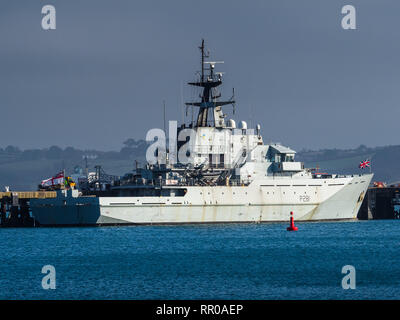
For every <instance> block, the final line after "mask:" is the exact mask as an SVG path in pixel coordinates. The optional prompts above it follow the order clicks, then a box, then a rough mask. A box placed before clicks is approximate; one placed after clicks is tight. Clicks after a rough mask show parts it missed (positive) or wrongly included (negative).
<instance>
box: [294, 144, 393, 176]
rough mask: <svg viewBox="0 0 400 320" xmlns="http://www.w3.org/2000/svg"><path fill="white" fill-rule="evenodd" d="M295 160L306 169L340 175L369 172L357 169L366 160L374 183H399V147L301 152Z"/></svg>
mask: <svg viewBox="0 0 400 320" xmlns="http://www.w3.org/2000/svg"><path fill="white" fill-rule="evenodd" d="M297 159H298V160H299V161H303V162H304V163H305V166H306V167H313V168H315V167H317V166H319V168H320V171H327V172H329V173H341V174H354V173H366V172H369V168H367V169H359V168H358V165H359V163H360V162H361V161H363V160H367V159H368V160H370V161H371V170H372V172H373V173H374V178H373V180H374V181H383V182H387V183H391V182H395V181H400V161H399V160H400V146H386V147H376V148H367V147H365V146H360V147H359V148H357V149H350V150H339V149H333V150H332V149H331V150H320V151H301V152H299V153H298V154H297Z"/></svg>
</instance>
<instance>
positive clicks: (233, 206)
mask: <svg viewBox="0 0 400 320" xmlns="http://www.w3.org/2000/svg"><path fill="white" fill-rule="evenodd" d="M372 176H373V175H372V174H367V175H361V176H354V177H353V176H349V177H344V178H330V179H290V178H289V179H288V178H275V179H271V178H269V179H265V180H256V181H254V182H253V183H251V184H250V185H249V186H243V187H242V186H235V187H233V186H213V187H200V186H193V187H191V186H187V187H185V189H187V192H186V194H185V195H184V196H182V197H73V196H72V195H71V194H68V193H67V194H66V195H61V194H60V195H59V196H58V197H57V198H55V199H36V200H32V203H31V208H32V214H33V216H34V218H35V219H36V221H37V222H39V223H40V225H43V226H51V225H116V224H186V223H240V222H243V223H255V222H278V221H288V220H289V215H290V212H291V211H293V214H294V218H295V220H297V221H322V220H348V219H355V218H356V217H357V213H358V211H359V209H360V206H361V204H362V200H363V198H364V195H365V193H366V191H367V188H368V185H369V183H370V181H371V179H372Z"/></svg>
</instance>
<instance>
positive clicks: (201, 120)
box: [31, 40, 373, 226]
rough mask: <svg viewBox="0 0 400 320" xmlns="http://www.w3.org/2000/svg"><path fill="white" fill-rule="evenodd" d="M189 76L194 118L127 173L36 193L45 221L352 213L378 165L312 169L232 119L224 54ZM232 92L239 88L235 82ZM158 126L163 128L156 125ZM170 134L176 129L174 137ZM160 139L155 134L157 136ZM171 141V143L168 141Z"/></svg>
mask: <svg viewBox="0 0 400 320" xmlns="http://www.w3.org/2000/svg"><path fill="white" fill-rule="evenodd" d="M199 48H200V51H201V71H199V72H198V74H197V78H196V81H194V82H189V83H188V84H189V85H191V86H193V87H195V88H197V89H200V91H201V94H200V96H199V98H201V99H199V101H193V102H188V103H186V108H192V110H193V109H194V108H196V110H197V118H193V117H192V121H191V122H190V123H188V124H185V123H183V124H182V125H181V126H179V127H178V126H177V125H176V126H175V128H174V126H173V125H172V126H171V124H170V130H169V132H170V137H169V139H168V147H167V146H166V144H167V139H166V138H165V136H162V135H159V136H157V135H156V136H157V138H156V139H155V140H156V141H157V143H153V144H152V145H151V146H150V147H149V149H148V150H147V162H148V163H147V164H146V165H145V166H144V167H142V168H138V167H137V168H136V169H135V170H134V171H133V173H131V174H127V175H125V176H124V177H122V178H116V177H114V178H110V177H109V176H106V175H104V174H102V172H101V170H96V174H95V175H92V176H90V177H88V179H86V181H84V182H83V183H80V187H79V189H74V188H65V189H62V190H58V191H57V197H56V198H52V199H32V200H31V210H32V215H33V217H34V218H35V220H36V222H37V223H38V224H40V225H41V226H61V225H63V226H72V225H118V224H187V223H193V224H194V223H240V222H243V223H259V222H278V221H288V220H289V217H290V212H293V216H294V218H295V219H296V220H297V221H327V220H346V219H355V218H356V216H357V213H358V211H359V209H360V206H361V204H362V201H363V198H364V195H365V193H366V190H367V188H368V186H369V184H370V181H371V179H372V176H373V174H371V173H370V174H364V175H360V174H354V175H339V174H327V173H320V172H318V171H315V170H313V169H309V168H305V167H304V165H303V163H301V162H298V161H296V160H295V154H296V152H295V151H294V150H292V149H290V148H288V147H286V146H283V145H281V144H277V143H270V144H265V143H264V141H263V138H262V136H261V128H260V125H257V126H256V128H255V129H251V128H248V127H247V123H246V122H245V121H240V122H239V123H238V125H236V122H235V121H234V120H233V119H226V114H225V113H224V112H223V108H222V107H224V108H225V107H226V106H228V107H231V106H232V107H233V111H234V108H235V101H234V94H233V95H232V98H231V99H228V100H225V101H222V100H220V99H219V98H220V97H221V94H220V93H219V91H218V87H219V86H220V85H221V84H222V75H223V73H221V72H216V71H215V66H216V65H217V63H218V61H206V60H205V59H207V58H208V55H209V54H208V53H206V51H205V47H204V40H203V41H202V44H201V46H200V47H199ZM233 93H234V91H233ZM159 131H160V130H159ZM171 135H172V137H171ZM153 138H154V137H153ZM163 144H164V145H163Z"/></svg>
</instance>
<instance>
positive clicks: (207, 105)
mask: <svg viewBox="0 0 400 320" xmlns="http://www.w3.org/2000/svg"><path fill="white" fill-rule="evenodd" d="M199 49H200V51H201V75H200V81H198V82H189V83H188V84H189V85H192V86H197V87H202V88H203V93H202V95H201V96H200V97H201V102H187V103H186V105H187V106H196V107H199V112H198V114H197V121H196V123H195V127H207V126H211V127H221V126H223V124H224V122H223V118H224V115H223V113H222V110H221V106H223V105H227V104H234V103H235V101H234V100H229V101H217V99H218V98H219V97H220V95H219V94H216V95H213V93H214V91H215V88H216V87H218V86H220V85H221V84H222V74H221V73H215V72H214V68H215V64H217V63H223V61H205V58H208V57H209V56H208V55H206V54H205V46H204V39H202V41H201V46H200V47H199ZM206 64H208V65H209V68H207V69H206V68H205V65H206ZM205 70H209V74H208V75H207V77H206V75H205ZM210 111H212V112H210ZM210 113H211V114H212V115H213V116H214V119H212V120H210V119H208V117H209V114H210Z"/></svg>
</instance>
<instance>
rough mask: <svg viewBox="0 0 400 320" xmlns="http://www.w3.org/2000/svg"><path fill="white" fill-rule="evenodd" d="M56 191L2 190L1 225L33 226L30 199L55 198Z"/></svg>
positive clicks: (0, 196) (0, 194) (0, 193)
mask: <svg viewBox="0 0 400 320" xmlns="http://www.w3.org/2000/svg"><path fill="white" fill-rule="evenodd" d="M56 196H57V193H56V191H8V192H0V226H1V227H33V226H34V225H35V220H34V217H32V215H31V210H30V200H31V199H38V198H40V199H45V198H55V197H56Z"/></svg>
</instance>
